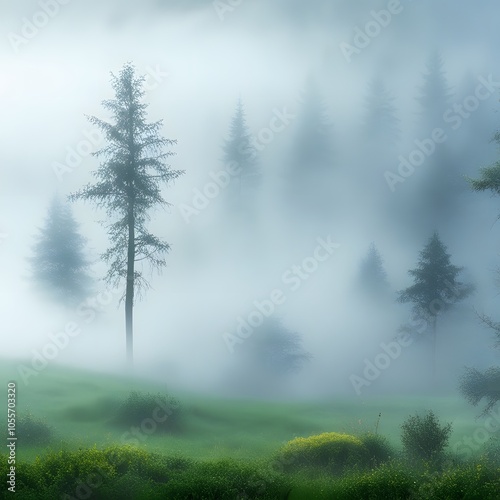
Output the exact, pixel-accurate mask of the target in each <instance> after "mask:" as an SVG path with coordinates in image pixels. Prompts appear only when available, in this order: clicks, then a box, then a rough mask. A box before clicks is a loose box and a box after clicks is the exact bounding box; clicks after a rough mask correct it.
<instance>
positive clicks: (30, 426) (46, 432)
mask: <svg viewBox="0 0 500 500" xmlns="http://www.w3.org/2000/svg"><path fill="white" fill-rule="evenodd" d="M16 437H18V438H19V441H20V442H21V443H22V444H27V445H34V446H41V445H46V444H48V443H50V441H51V440H52V437H53V432H52V428H51V427H50V426H49V425H48V424H46V423H45V422H44V421H43V420H41V419H39V418H36V417H35V416H34V415H33V413H31V411H29V410H28V411H26V413H20V414H19V415H18V416H17V419H16Z"/></svg>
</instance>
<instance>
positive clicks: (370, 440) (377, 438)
mask: <svg viewBox="0 0 500 500" xmlns="http://www.w3.org/2000/svg"><path fill="white" fill-rule="evenodd" d="M360 439H361V441H362V442H363V446H364V447H365V450H366V459H367V462H368V465H370V466H372V467H378V466H379V465H381V464H383V463H385V462H387V461H389V459H390V458H391V457H394V455H395V452H394V450H393V448H392V446H391V445H390V444H389V441H388V440H387V439H386V438H385V437H384V436H381V435H380V434H373V433H371V432H369V433H367V434H363V435H361V436H360Z"/></svg>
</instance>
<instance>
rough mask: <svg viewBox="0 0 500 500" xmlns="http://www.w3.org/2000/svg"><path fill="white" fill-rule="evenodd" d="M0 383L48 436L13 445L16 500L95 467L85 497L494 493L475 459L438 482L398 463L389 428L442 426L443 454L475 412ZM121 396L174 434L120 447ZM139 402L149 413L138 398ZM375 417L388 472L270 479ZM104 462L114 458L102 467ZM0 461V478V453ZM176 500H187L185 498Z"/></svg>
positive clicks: (92, 380)
mask: <svg viewBox="0 0 500 500" xmlns="http://www.w3.org/2000/svg"><path fill="white" fill-rule="evenodd" d="M0 380H1V381H2V383H3V387H4V388H5V389H4V390H3V396H2V397H3V398H4V401H5V402H6V392H7V391H6V386H7V381H8V380H15V381H17V383H18V386H17V403H18V405H17V411H18V413H22V412H27V411H29V412H30V413H31V414H32V415H33V416H34V417H35V418H36V419H37V420H41V421H43V422H46V423H47V424H48V425H49V426H50V428H51V429H52V431H53V436H54V437H53V439H52V441H51V442H50V444H49V445H48V446H47V445H43V446H42V445H40V446H36V445H28V444H23V443H22V440H21V439H20V441H18V449H17V460H18V478H19V481H20V482H19V483H18V485H19V487H20V488H21V489H22V486H23V485H24V487H25V492H24V493H22V492H21V494H20V495H18V498H20V499H24V498H26V499H28V500H31V499H32V498H33V499H35V498H36V499H37V500H38V499H43V498H59V497H60V495H61V494H64V493H68V494H72V490H74V489H75V488H76V487H77V486H78V484H77V483H75V481H76V480H77V479H78V478H79V477H82V476H88V475H89V474H92V471H93V470H94V468H95V466H96V465H97V464H100V468H101V470H103V471H105V472H106V474H105V476H106V478H105V480H103V482H102V484H101V485H100V486H99V488H97V489H96V491H95V492H94V493H95V495H94V496H93V497H92V498H106V499H112V498H115V497H116V498H119V494H118V493H117V495H118V496H113V494H114V493H113V492H115V491H120V492H123V491H124V490H126V491H129V492H131V493H130V494H131V495H133V496H131V498H138V499H140V498H144V499H145V500H147V499H149V498H200V499H201V498H206V499H207V500H208V499H212V498H213V499H215V498H217V499H224V498H228V499H230V498H238V495H239V494H240V493H241V494H243V493H245V494H247V495H248V496H247V497H241V498H263V499H264V498H287V496H286V495H287V492H288V491H290V495H289V499H292V498H304V499H309V498H310V499H314V498H325V499H327V498H339V499H342V498H346V499H351V498H352V499H357V498H373V499H376V498H384V500H387V499H390V498H395V499H396V498H408V497H410V495H413V497H412V498H415V499H419V498H421V499H426V498H429V496H428V494H429V492H439V495H440V496H439V498H450V499H451V498H471V499H472V498H485V499H487V498H495V496H494V495H495V494H496V491H497V490H498V489H499V488H500V483H499V481H500V480H499V479H498V478H499V477H500V470H499V469H498V468H495V466H492V465H491V464H482V462H480V460H479V458H477V459H473V460H472V461H470V462H467V463H459V462H456V463H455V462H453V463H451V465H449V466H448V467H449V470H446V471H445V472H442V473H440V474H439V475H438V476H436V475H433V474H432V473H431V472H432V471H429V470H425V468H424V469H418V470H417V469H415V468H414V467H412V466H408V465H407V464H406V463H404V462H400V458H399V457H400V455H399V454H398V453H399V451H400V450H401V442H400V436H401V424H402V423H403V422H404V421H405V420H406V419H407V418H408V416H409V415H411V414H414V413H415V412H423V411H424V410H427V409H432V410H433V411H434V412H435V413H436V415H438V416H439V420H440V422H443V423H446V422H452V424H453V430H452V435H451V438H450V449H451V448H452V447H453V444H454V443H455V442H457V441H458V440H460V439H461V438H462V437H463V436H471V435H472V433H473V431H474V430H475V429H477V428H478V426H479V425H480V422H478V421H477V420H475V416H476V414H477V410H476V411H475V409H474V408H471V407H469V406H468V405H467V404H466V403H465V402H464V401H463V400H462V399H461V398H459V397H448V398H443V397H436V398H431V397H425V398H423V397H409V396H408V397H404V398H401V397H398V398H389V397H387V398H381V397H378V398H371V399H370V398H357V397H352V398H347V397H337V398H332V400H331V401H321V402H314V401H309V402H277V401H273V402H269V401H250V400H234V399H232V400H231V399H224V398H220V397H219V398H215V397H208V396H200V395H196V394H192V393H187V392H182V391H176V390H174V388H172V387H169V386H167V385H161V384H156V383H152V382H146V381H139V380H132V379H125V378H123V377H118V376H110V375H103V374H97V373H87V372H83V371H78V370H71V369H68V368H62V367H57V366H49V367H47V368H46V369H45V370H43V371H42V372H41V373H40V374H39V375H38V376H37V377H32V378H30V379H29V384H28V385H25V384H24V383H23V382H22V379H21V378H20V377H19V376H18V375H17V364H16V363H14V362H12V361H3V362H2V363H1V364H0ZM131 391H140V392H141V393H143V394H147V393H150V394H158V393H162V394H166V395H167V396H172V397H174V398H176V399H177V400H178V401H179V402H180V405H181V407H180V410H179V411H180V412H181V413H180V415H179V419H180V422H181V425H180V426H179V428H178V429H176V431H175V432H169V431H160V430H158V431H156V432H152V433H151V434H149V435H146V434H142V438H141V439H140V442H139V446H137V447H129V446H124V443H125V444H126V443H127V441H124V440H123V434H124V432H127V430H129V429H130V427H127V426H128V424H127V425H124V424H123V422H122V423H121V424H120V425H117V422H116V420H117V419H116V415H117V412H118V411H119V409H120V406H121V405H122V404H123V402H124V401H125V400H126V399H127V398H128V396H129V395H130V393H131ZM134 401H135V400H134ZM145 401H147V402H148V405H150V401H148V398H147V397H146V398H145ZM149 408H151V406H149ZM148 411H151V410H150V409H149V410H148ZM379 413H381V414H382V416H381V418H380V421H379V424H378V434H379V435H381V436H384V437H386V438H388V441H389V443H390V444H391V445H392V448H393V449H394V456H395V457H396V458H393V459H392V460H391V461H390V462H389V463H385V464H384V463H383V462H384V460H385V458H384V459H383V460H382V462H377V464H375V465H376V466H375V465H373V464H374V462H373V461H370V463H371V464H372V465H370V466H367V465H366V464H365V465H364V466H363V467H364V468H362V469H360V470H356V467H354V469H352V470H351V468H350V467H349V468H348V469H346V471H344V472H343V473H342V474H341V476H338V475H332V474H329V473H327V472H325V471H324V470H320V469H317V470H315V471H314V474H313V476H314V477H313V476H311V470H312V469H307V468H306V469H301V468H300V467H299V468H298V469H297V468H295V469H293V468H292V469H293V470H286V468H283V467H282V468H281V470H276V468H275V465H276V459H277V457H279V453H280V452H279V450H281V449H283V446H284V444H285V443H286V442H288V441H290V440H293V439H294V438H297V437H303V438H307V437H309V436H313V435H316V436H317V435H320V434H323V433H345V434H350V435H354V436H358V437H360V438H361V439H362V440H363V439H367V438H366V436H367V435H368V434H367V433H370V432H371V433H373V432H374V430H375V427H376V424H377V420H378V415H379ZM0 426H1V428H3V429H5V428H6V415H5V414H4V412H2V413H0ZM363 436H364V437H363ZM20 438H21V436H20ZM313 441H314V439H313ZM374 445H375V443H372V444H371V447H372V448H373V446H374ZM285 449H286V448H285ZM113 450H114V451H113ZM113 454H115V455H118V456H120V457H121V459H120V460H118V461H117V460H111V461H110V456H111V455H113ZM381 454H383V453H381ZM0 460H1V463H0V472H2V474H3V473H4V469H5V467H6V465H5V464H6V459H5V452H4V451H3V450H2V451H1V452H0ZM380 463H381V465H380ZM141 464H142V465H141ZM379 465H380V466H379ZM367 467H368V468H367ZM478 467H479V468H478ZM492 467H493V468H492ZM278 469H279V467H278ZM330 472H331V471H330ZM5 473H6V469H5ZM333 476H336V477H333ZM165 478H168V480H167V479H165ZM495 481H496V482H495ZM42 492H43V494H44V495H45V494H46V496H42ZM186 492H189V494H190V495H192V496H191V497H190V496H186ZM450 492H452V493H450ZM492 492H495V493H492ZM2 494H3V490H2ZM433 494H434V493H433ZM162 495H163V496H162ZM481 495H482V497H481ZM0 496H1V494H0ZM73 496H74V494H73Z"/></svg>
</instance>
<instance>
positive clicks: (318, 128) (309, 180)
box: [284, 78, 335, 216]
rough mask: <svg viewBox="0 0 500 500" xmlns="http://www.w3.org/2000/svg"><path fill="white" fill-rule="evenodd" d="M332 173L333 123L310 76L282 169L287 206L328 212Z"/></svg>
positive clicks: (309, 211)
mask: <svg viewBox="0 0 500 500" xmlns="http://www.w3.org/2000/svg"><path fill="white" fill-rule="evenodd" d="M333 174H334V148H333V127H332V124H331V121H330V119H329V117H328V115H327V112H326V106H325V104H324V102H323V99H322V97H321V94H320V91H319V89H318V87H317V85H316V83H315V81H314V80H313V79H312V78H311V79H309V80H308V82H307V85H306V87H305V89H304V92H303V93H302V99H301V105H300V109H299V111H298V113H297V118H296V124H295V133H294V135H293V142H292V146H291V151H290V153H289V161H288V162H287V166H286V169H285V173H284V175H285V186H286V187H285V188H286V191H287V198H288V204H289V206H290V207H291V208H293V209H295V210H298V211H300V212H302V213H305V214H306V215H313V216H314V215H321V214H325V213H326V215H328V211H329V209H330V208H331V206H332V205H331V202H332V200H333V199H334V197H335V194H334V190H333V188H334V186H333Z"/></svg>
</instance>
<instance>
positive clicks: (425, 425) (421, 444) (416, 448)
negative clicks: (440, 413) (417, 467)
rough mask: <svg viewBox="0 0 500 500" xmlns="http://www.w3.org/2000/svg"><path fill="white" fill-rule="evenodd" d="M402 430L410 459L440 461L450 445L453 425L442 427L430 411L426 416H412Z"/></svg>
mask: <svg viewBox="0 0 500 500" xmlns="http://www.w3.org/2000/svg"><path fill="white" fill-rule="evenodd" d="M401 430H402V433H401V441H402V443H403V447H404V450H405V452H406V453H407V455H408V457H409V458H411V459H417V460H432V461H438V460H440V459H441V458H442V455H443V450H444V448H445V447H446V446H447V444H448V439H449V436H450V433H451V424H446V425H445V426H444V427H441V426H440V424H439V421H438V419H437V417H436V415H434V413H433V412H432V411H428V412H427V413H426V415H424V416H419V415H414V416H410V417H409V418H408V419H407V420H406V421H405V422H404V423H403V424H402V426H401Z"/></svg>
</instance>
